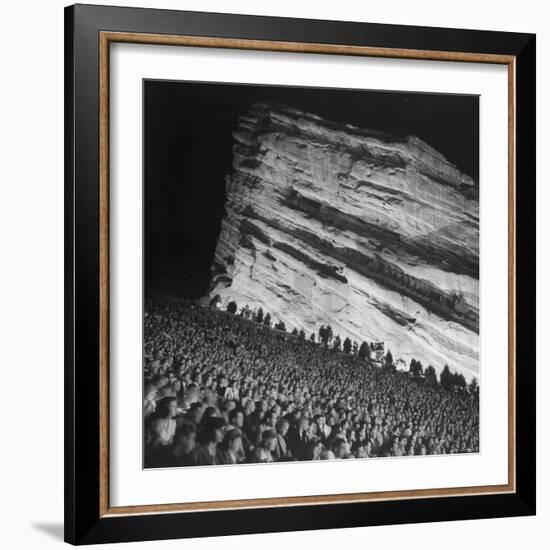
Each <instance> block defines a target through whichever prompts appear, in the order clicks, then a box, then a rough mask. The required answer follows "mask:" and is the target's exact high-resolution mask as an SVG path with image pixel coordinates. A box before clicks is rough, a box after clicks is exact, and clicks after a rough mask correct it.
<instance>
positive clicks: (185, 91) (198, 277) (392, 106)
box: [144, 80, 479, 298]
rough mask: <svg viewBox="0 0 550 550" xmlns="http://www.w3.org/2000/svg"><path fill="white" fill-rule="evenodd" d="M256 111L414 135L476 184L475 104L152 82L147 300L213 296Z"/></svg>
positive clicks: (148, 89)
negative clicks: (223, 233)
mask: <svg viewBox="0 0 550 550" xmlns="http://www.w3.org/2000/svg"><path fill="white" fill-rule="evenodd" d="M257 101H272V102H277V103H285V104H287V105H289V106H292V107H296V108H298V109H301V110H303V111H308V112H311V113H315V114H317V115H320V116H322V117H324V118H327V119H330V120H335V121H340V122H346V123H351V124H354V125H356V126H364V127H367V128H372V129H376V130H381V131H384V132H388V133H390V134H394V135H396V136H407V135H416V136H418V137H420V138H422V139H423V140H424V141H426V142H427V143H429V144H430V145H431V146H432V147H434V148H435V149H437V150H439V151H440V152H441V153H442V154H443V155H445V156H446V157H447V158H448V159H449V160H450V161H451V162H453V163H454V164H455V165H456V166H457V167H458V168H459V169H460V170H462V171H463V172H465V173H466V174H469V175H470V176H472V177H473V178H474V180H475V181H477V180H478V162H479V111H478V106H479V102H478V98H477V96H457V95H443V94H425V93H395V92H370V91H358V90H341V89H340V90H338V89H327V88H323V89H321V88H299V87H286V86H285V87H283V86H255V85H242V84H217V83H212V84H210V83H193V82H174V81H151V80H147V81H145V82H144V215H145V221H144V223H145V227H144V245H145V265H144V269H145V290H146V293H149V292H151V291H159V290H162V291H165V292H171V293H176V294H179V295H182V296H185V297H189V298H195V297H199V296H202V295H204V294H205V293H206V291H207V290H208V283H209V272H210V265H211V263H212V260H213V257H214V250H215V246H216V242H217V239H218V234H219V230H220V222H221V218H222V216H223V208H224V200H225V189H224V178H225V175H226V174H228V173H229V172H230V171H231V149H232V132H233V129H234V128H235V126H236V124H237V119H238V116H239V115H240V114H241V113H243V112H245V111H246V110H247V108H248V107H249V105H251V104H253V103H255V102H257Z"/></svg>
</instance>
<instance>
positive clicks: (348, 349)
mask: <svg viewBox="0 0 550 550" xmlns="http://www.w3.org/2000/svg"><path fill="white" fill-rule="evenodd" d="M342 349H343V350H344V352H345V353H350V352H351V340H350V339H349V337H347V338H346V339H345V340H344V345H343V346H342Z"/></svg>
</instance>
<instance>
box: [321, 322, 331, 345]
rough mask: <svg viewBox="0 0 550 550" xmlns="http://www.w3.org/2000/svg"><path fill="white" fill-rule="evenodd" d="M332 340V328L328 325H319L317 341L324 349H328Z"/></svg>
mask: <svg viewBox="0 0 550 550" xmlns="http://www.w3.org/2000/svg"><path fill="white" fill-rule="evenodd" d="M331 339H332V327H331V326H330V325H327V326H325V325H321V326H320V327H319V341H320V342H322V343H323V344H324V345H325V347H328V344H329V342H330V341H331Z"/></svg>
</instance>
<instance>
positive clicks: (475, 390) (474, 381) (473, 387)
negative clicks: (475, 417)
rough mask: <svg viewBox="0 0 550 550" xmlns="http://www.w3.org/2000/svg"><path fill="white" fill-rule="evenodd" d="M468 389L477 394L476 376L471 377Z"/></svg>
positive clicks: (477, 383)
mask: <svg viewBox="0 0 550 550" xmlns="http://www.w3.org/2000/svg"><path fill="white" fill-rule="evenodd" d="M468 391H469V392H470V393H471V394H472V395H477V394H478V393H479V382H478V381H477V378H476V377H475V376H474V377H473V378H472V381H471V382H470V384H469V386H468Z"/></svg>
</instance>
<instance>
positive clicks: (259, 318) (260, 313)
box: [256, 307, 264, 323]
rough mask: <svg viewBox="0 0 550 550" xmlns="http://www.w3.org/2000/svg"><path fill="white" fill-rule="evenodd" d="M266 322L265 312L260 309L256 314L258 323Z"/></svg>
mask: <svg viewBox="0 0 550 550" xmlns="http://www.w3.org/2000/svg"><path fill="white" fill-rule="evenodd" d="M263 320H264V310H263V309H262V308H261V307H259V308H258V311H257V312H256V322H258V323H262V322H263Z"/></svg>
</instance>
